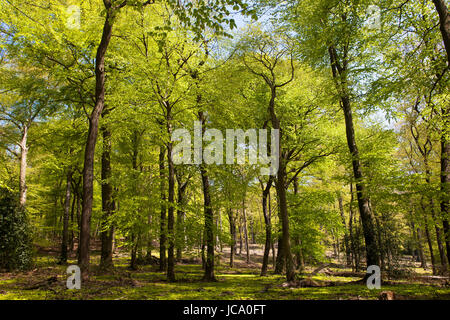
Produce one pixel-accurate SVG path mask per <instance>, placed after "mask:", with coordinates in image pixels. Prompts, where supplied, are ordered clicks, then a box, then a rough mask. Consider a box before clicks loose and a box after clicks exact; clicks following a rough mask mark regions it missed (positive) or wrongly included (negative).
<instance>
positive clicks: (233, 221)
mask: <svg viewBox="0 0 450 320" xmlns="http://www.w3.org/2000/svg"><path fill="white" fill-rule="evenodd" d="M228 220H229V222H230V236H231V248H230V268H233V266H234V255H235V253H236V217H235V216H234V215H233V210H232V209H231V208H228Z"/></svg>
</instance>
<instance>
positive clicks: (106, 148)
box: [100, 109, 114, 270]
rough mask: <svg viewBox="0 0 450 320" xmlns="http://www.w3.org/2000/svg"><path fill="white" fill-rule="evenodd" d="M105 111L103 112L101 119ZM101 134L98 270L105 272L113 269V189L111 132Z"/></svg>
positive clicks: (103, 128) (105, 131)
mask: <svg viewBox="0 0 450 320" xmlns="http://www.w3.org/2000/svg"><path fill="white" fill-rule="evenodd" d="M106 114H107V109H105V111H104V112H103V117H105V115H106ZM101 131H102V134H103V152H102V221H101V232H100V238H101V241H102V248H101V256H100V268H101V269H103V270H107V269H110V268H112V267H113V259H112V252H113V250H112V247H113V226H112V225H111V221H110V218H111V216H112V215H113V212H114V203H113V195H112V194H113V187H112V185H111V182H110V179H111V131H109V129H108V128H107V127H106V126H103V127H102V128H101Z"/></svg>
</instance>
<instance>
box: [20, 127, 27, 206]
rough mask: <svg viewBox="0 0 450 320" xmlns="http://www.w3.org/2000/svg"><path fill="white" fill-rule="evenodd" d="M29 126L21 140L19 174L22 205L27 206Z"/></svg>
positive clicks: (25, 128) (23, 132)
mask: <svg viewBox="0 0 450 320" xmlns="http://www.w3.org/2000/svg"><path fill="white" fill-rule="evenodd" d="M27 141H28V127H27V126H24V127H23V131H22V138H21V140H20V174H19V195H20V199H19V201H20V206H21V207H25V204H26V202H27V183H26V180H27V157H28V146H27Z"/></svg>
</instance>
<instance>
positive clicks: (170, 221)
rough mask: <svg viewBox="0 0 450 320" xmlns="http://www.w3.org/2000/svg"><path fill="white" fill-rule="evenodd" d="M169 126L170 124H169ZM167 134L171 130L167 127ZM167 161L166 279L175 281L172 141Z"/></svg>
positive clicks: (168, 146) (168, 145) (168, 148)
mask: <svg viewBox="0 0 450 320" xmlns="http://www.w3.org/2000/svg"><path fill="white" fill-rule="evenodd" d="M169 126H170V124H169ZM168 131H169V134H170V133H171V130H170V129H169V130H168ZM167 162H168V165H169V181H168V182H169V192H168V202H169V208H168V211H167V213H168V214H167V231H168V236H169V249H168V251H167V279H168V280H169V281H172V282H173V281H175V232H174V225H175V217H174V204H175V203H174V200H175V168H174V165H173V161H172V143H171V142H169V143H168V144H167Z"/></svg>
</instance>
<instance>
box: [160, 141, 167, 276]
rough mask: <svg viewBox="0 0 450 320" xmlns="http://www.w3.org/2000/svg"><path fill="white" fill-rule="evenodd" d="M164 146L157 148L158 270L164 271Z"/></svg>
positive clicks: (165, 230)
mask: <svg viewBox="0 0 450 320" xmlns="http://www.w3.org/2000/svg"><path fill="white" fill-rule="evenodd" d="M164 154H165V152H164V148H163V147H160V150H159V178H160V192H161V220H160V235H159V271H165V270H166V267H167V260H166V240H167V234H166V233H167V228H166V213H167V212H166V190H165V189H166V184H165V182H164V181H165V179H164V176H165V173H164V170H165V165H164V158H165V155H164Z"/></svg>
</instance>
